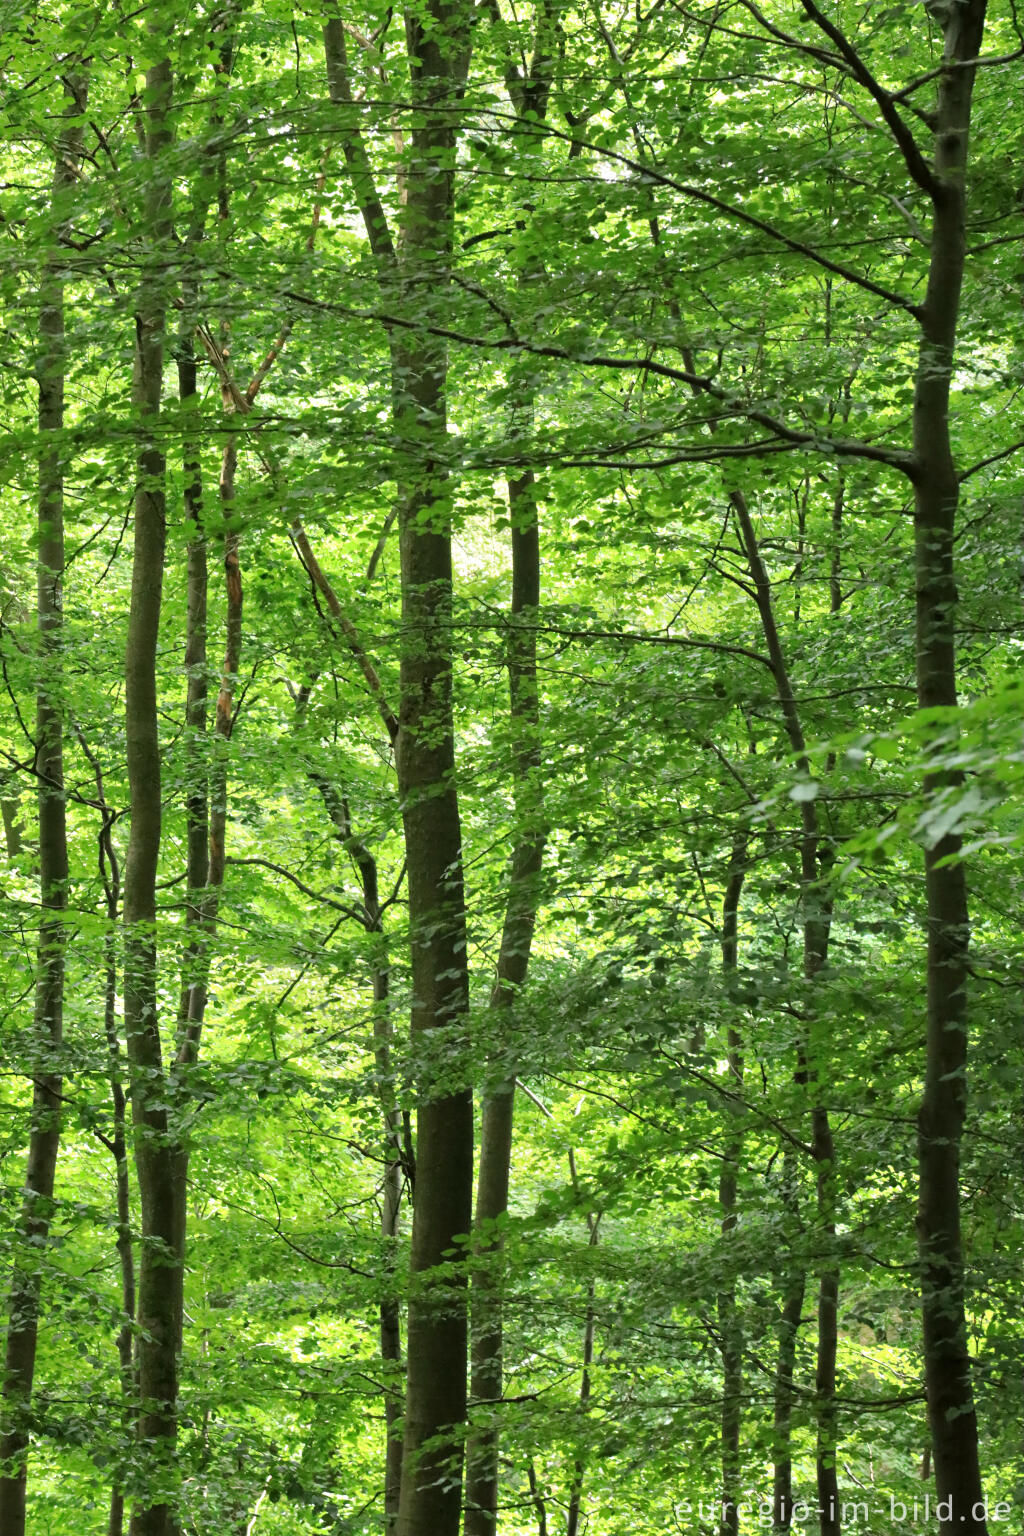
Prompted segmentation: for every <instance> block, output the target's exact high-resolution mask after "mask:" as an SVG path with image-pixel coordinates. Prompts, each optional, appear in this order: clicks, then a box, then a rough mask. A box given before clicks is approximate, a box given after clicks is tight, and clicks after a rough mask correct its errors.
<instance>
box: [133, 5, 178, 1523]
mask: <svg viewBox="0 0 1024 1536" xmlns="http://www.w3.org/2000/svg"><path fill="white" fill-rule="evenodd" d="M155 25H156V23H154V26H155ZM153 41H154V44H155V43H156V42H157V38H156V35H154V38H153ZM171 88H172V82H171V66H170V62H169V60H167V59H166V58H164V59H162V60H160V62H158V63H155V64H153V65H151V66H150V68H149V69H148V70H147V71H146V98H145V100H146V105H145V108H144V117H145V140H146V144H145V149H146V158H147V161H148V181H147V183H146V190H145V194H144V202H143V210H142V212H143V220H144V226H145V234H146V237H147V240H149V241H150V242H152V245H153V247H154V249H155V252H156V254H155V255H154V257H153V259H152V262H151V265H150V266H149V268H148V270H146V271H144V273H143V276H142V279H141V282H140V285H139V292H138V299H137V311H136V321H135V329H136V349H135V378H134V387H133V402H134V405H135V408H136V410H137V411H138V413H139V417H140V431H141V433H142V434H143V440H142V446H141V448H140V452H139V456H138V460H137V470H136V473H137V485H136V492H135V537H134V554H133V565H132V593H131V606H130V610H129V616H128V644H127V655H126V658H125V736H126V754H127V765H128V790H129V806H130V812H131V832H130V835H129V840H128V852H127V857H126V862H125V878H124V928H125V937H124V968H125V980H124V1026H125V1036H126V1041H127V1047H128V1061H129V1072H130V1081H131V1098H132V1120H133V1128H134V1146H135V1166H136V1172H137V1177H138V1187H139V1206H140V1214H141V1227H142V1245H141V1256H140V1264H139V1294H138V1318H137V1322H138V1353H137V1364H138V1389H139V1399H140V1400H139V1415H138V1421H137V1434H138V1440H139V1450H140V1458H139V1464H138V1467H137V1472H136V1491H135V1502H134V1507H133V1511H132V1518H131V1526H130V1530H131V1536H173V1533H174V1532H175V1531H176V1530H177V1516H176V1514H175V1505H176V1502H177V1500H176V1482H177V1479H176V1470H175V1465H174V1460H175V1449H176V1442H177V1398H178V1350H179V1338H180V1333H181V1316H182V1285H183V1257H182V1252H181V1237H182V1226H183V1219H184V1216H183V1208H182V1199H181V1189H180V1181H179V1179H178V1156H177V1147H176V1144H175V1143H176V1137H175V1132H174V1127H173V1125H172V1124H171V1123H170V1116H169V1114H168V1109H167V1094H166V1079H165V1072H164V1063H163V1054H162V1049H161V1042H160V1020H159V1012H158V1005H157V975H156V971H157V951H156V935H155V923H156V874H157V863H158V859H159V853H160V827H161V818H160V742H159V731H158V718H157V681H156V657H157V641H158V636H159V630H160V600H161V594H162V590H163V568H164V544H165V522H166V507H165V483H164V476H165V459H164V453H163V450H162V448H161V447H160V445H159V441H158V438H157V436H156V434H155V431H154V429H155V427H156V425H157V418H158V416H159V413H160V400H161V390H162V382H163V362H164V330H165V308H166V293H165V283H166V278H165V276H164V273H163V270H162V267H161V265H160V262H159V252H160V250H161V249H162V247H163V246H165V245H166V243H167V241H168V238H169V235H170V203H171V184H170V179H169V172H168V169H167V167H166V166H165V164H164V163H162V158H163V156H164V152H165V151H166V149H167V146H168V145H169V143H170V137H171V130H170V121H169V112H170V103H171Z"/></svg>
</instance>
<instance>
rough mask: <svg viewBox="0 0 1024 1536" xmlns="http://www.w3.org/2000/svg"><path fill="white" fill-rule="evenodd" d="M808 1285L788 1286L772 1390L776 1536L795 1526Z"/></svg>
mask: <svg viewBox="0 0 1024 1536" xmlns="http://www.w3.org/2000/svg"><path fill="white" fill-rule="evenodd" d="M795 1164H796V1159H795V1155H794V1154H793V1153H791V1152H788V1151H787V1152H786V1153H784V1154H783V1173H782V1177H783V1184H784V1186H785V1187H788V1191H789V1194H788V1203H789V1204H790V1205H791V1206H792V1207H794V1208H795V1205H796V1190H795V1183H796V1166H795ZM805 1289H806V1282H805V1279H804V1273H803V1270H799V1271H797V1272H796V1273H794V1274H793V1275H790V1276H789V1277H788V1278H787V1280H786V1284H785V1292H784V1296H783V1302H782V1312H781V1315H780V1317H779V1324H778V1335H779V1345H778V1354H777V1355H776V1360H775V1383H774V1388H773V1393H772V1397H773V1425H772V1441H773V1451H772V1459H773V1474H772V1528H773V1531H774V1532H775V1536H785V1533H786V1532H788V1531H789V1530H790V1529H791V1528H792V1524H793V1456H792V1451H791V1444H792V1436H793V1401H794V1392H793V1377H794V1374H795V1371H796V1346H797V1338H798V1336H799V1332H800V1322H801V1317H802V1314H803V1306H804V1294H805Z"/></svg>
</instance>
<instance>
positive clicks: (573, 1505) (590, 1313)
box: [565, 1148, 601, 1536]
mask: <svg viewBox="0 0 1024 1536" xmlns="http://www.w3.org/2000/svg"><path fill="white" fill-rule="evenodd" d="M569 1168H570V1172H571V1174H572V1182H573V1186H574V1187H577V1179H576V1157H575V1153H574V1152H573V1150H572V1148H570V1149H569ZM600 1228H601V1217H600V1214H598V1215H594V1214H593V1213H592V1212H588V1214H587V1232H588V1234H589V1236H588V1243H589V1246H590V1247H591V1248H596V1247H597V1244H598V1236H599V1233H600ZM595 1300H596V1290H595V1286H594V1281H593V1278H591V1279H590V1280H588V1281H587V1310H586V1314H585V1316H584V1319H583V1370H582V1372H581V1374H580V1396H579V1403H580V1413H581V1415H582V1414H585V1413H586V1411H587V1409H588V1407H589V1406H590V1389H591V1380H590V1373H591V1370H592V1369H593V1365H594V1335H595V1333H596V1330H597V1308H596V1306H595ZM586 1470H587V1464H586V1461H585V1459H584V1458H583V1456H582V1455H580V1454H578V1453H577V1455H576V1457H575V1460H574V1461H573V1469H572V1482H571V1483H570V1485H569V1502H568V1506H567V1508H566V1516H565V1536H579V1530H580V1519H581V1516H582V1514H583V1479H584V1477H585V1475H586Z"/></svg>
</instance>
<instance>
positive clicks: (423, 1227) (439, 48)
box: [392, 0, 473, 1536]
mask: <svg viewBox="0 0 1024 1536" xmlns="http://www.w3.org/2000/svg"><path fill="white" fill-rule="evenodd" d="M406 43H407V53H408V57H409V65H410V76H411V94H412V98H413V101H414V103H415V105H416V109H417V110H416V113H415V115H414V118H413V123H414V126H413V128H412V131H411V133H410V154H409V159H408V164H407V175H406V202H405V207H404V210H403V215H404V217H403V236H404V239H403V243H402V269H401V287H402V294H401V302H402V304H403V305H404V306H405V307H406V308H407V309H408V310H409V312H410V313H417V314H422V307H423V304H424V296H425V295H426V294H436V293H444V292H445V290H446V289H447V287H448V283H449V269H450V264H451V254H452V244H453V228H454V211H455V206H454V190H455V141H456V134H455V129H454V126H453V120H452V107H453V106H454V104H455V102H456V100H457V99H458V95H459V93H460V91H461V88H462V84H463V82H464V80H465V72H466V68H467V66H468V59H469V16H468V11H467V9H466V6H465V5H464V3H463V0H455V3H454V4H448V3H447V0H428V4H427V5H426V6H425V7H424V8H423V10H422V12H420V11H412V10H410V11H409V12H408V13H407V14H406ZM447 369H448V359H447V352H446V349H445V346H444V344H443V343H442V342H441V341H440V340H439V339H438V338H435V337H430V336H427V335H425V334H421V335H417V334H416V333H415V332H410V333H407V335H406V337H403V338H402V339H401V340H398V339H396V340H395V341H394V342H393V345H392V377H393V390H394V408H393V419H394V431H395V439H396V443H397V449H396V466H395V469H396V480H397V482H398V502H399V544H400V555H401V581H402V656H401V668H400V689H401V699H400V707H399V731H398V743H397V753H396V757H397V770H398V785H399V792H400V794H401V798H402V821H403V827H404V832H405V848H406V858H407V863H408V892H409V924H410V942H411V950H412V955H411V958H412V1030H413V1036H414V1039H419V1040H420V1041H421V1042H426V1037H428V1036H431V1037H433V1039H432V1040H431V1041H430V1044H429V1046H428V1049H427V1051H424V1055H428V1054H429V1063H430V1066H429V1069H428V1070H426V1071H421V1075H420V1082H419V1085H418V1102H417V1108H416V1128H417V1134H416V1199H415V1203H414V1208H413V1226H412V1244H411V1259H410V1267H411V1283H410V1295H409V1307H408V1322H407V1344H406V1349H407V1359H408V1365H407V1374H406V1399H405V1452H404V1456H403V1462H402V1487H401V1496H400V1500H399V1510H398V1522H397V1531H398V1536H457V1533H458V1530H459V1525H460V1521H461V1514H462V1460H463V1445H462V1435H463V1431H464V1427H465V1422H466V1406H467V1405H466V1363H467V1362H466V1353H467V1308H466V1287H465V1277H464V1274H463V1273H460V1271H459V1270H458V1269H456V1270H454V1271H452V1270H451V1269H449V1268H448V1266H449V1265H450V1263H451V1261H452V1260H453V1259H454V1258H456V1256H457V1249H456V1239H457V1238H460V1237H465V1236H466V1235H467V1234H468V1233H469V1228H470V1222H471V1218H472V1195H473V1100H472V1090H471V1088H470V1087H469V1086H468V1085H467V1083H466V1069H465V1067H464V1065H463V1060H464V1048H465V1034H466V1027H467V1014H468V1008H469V983H468V968H467V956H466V911H465V894H464V887H463V873H462V836H461V828H460V822H459V804H458V794H457V789H456V783H455V743H454V726H453V716H452V665H453V646H452V627H451V625H452V553H451V487H450V485H449V482H448V469H447V462H446V461H447V454H448V429H447V409H446V396H447ZM439 1272H440V1273H439Z"/></svg>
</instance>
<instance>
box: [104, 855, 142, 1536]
mask: <svg viewBox="0 0 1024 1536" xmlns="http://www.w3.org/2000/svg"><path fill="white" fill-rule="evenodd" d="M105 837H106V843H107V850H106V856H107V861H108V867H109V871H110V873H109V876H108V881H109V883H108V889H107V916H108V920H109V922H110V925H111V931H110V932H109V933H108V935H107V938H106V940H105V945H106V961H105V969H106V981H105V985H104V998H103V1028H104V1033H105V1034H106V1038H107V1052H108V1055H109V1058H110V1099H111V1106H112V1110H113V1135H112V1137H111V1142H110V1150H111V1154H112V1156H113V1158H114V1170H115V1179H116V1191H117V1260H118V1267H119V1269H120V1273H121V1313H122V1322H121V1326H120V1328H119V1329H118V1330H117V1363H118V1378H119V1380H120V1385H121V1402H122V1405H123V1419H124V1427H125V1429H126V1430H127V1428H128V1424H129V1412H130V1406H131V1401H132V1396H133V1392H134V1387H135V1368H134V1367H135V1362H134V1348H133V1321H134V1318H135V1248H134V1245H133V1243H132V1213H131V1182H130V1179H131V1174H130V1169H129V1163H128V1137H127V1104H126V1101H125V1093H124V1082H123V1076H122V1063H121V1043H120V1041H119V1039H118V1034H117V940H116V937H115V934H114V931H113V930H114V924H115V923H116V922H117V914H118V905H119V899H120V889H119V887H120V877H119V871H118V867H117V859H116V856H115V855H114V851H113V846H112V844H111V842H110V829H109V825H108V826H107V827H106V828H105ZM123 1530H124V1486H123V1479H122V1478H121V1477H119V1476H115V1478H114V1481H113V1483H112V1484H111V1489H110V1511H109V1515H108V1518H107V1536H122V1532H123Z"/></svg>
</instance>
